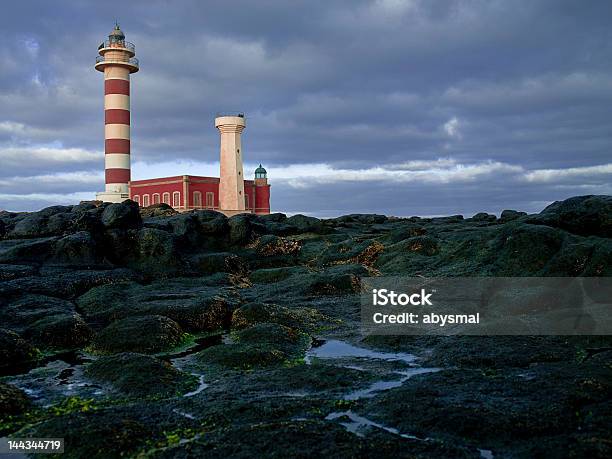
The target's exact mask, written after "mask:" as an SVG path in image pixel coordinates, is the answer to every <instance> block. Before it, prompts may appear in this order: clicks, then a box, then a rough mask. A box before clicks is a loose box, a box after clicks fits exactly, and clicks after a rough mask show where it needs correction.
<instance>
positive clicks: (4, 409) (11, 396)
mask: <svg viewBox="0 0 612 459" xmlns="http://www.w3.org/2000/svg"><path fill="white" fill-rule="evenodd" d="M31 405H32V402H31V401H30V399H29V398H28V396H27V395H26V394H25V392H23V391H22V390H21V389H19V388H18V387H15V386H12V385H11V384H6V383H3V382H0V423H1V422H2V421H4V420H5V419H6V418H7V417H9V416H16V415H19V414H22V413H23V412H24V411H26V410H27V409H28V408H30V407H31Z"/></svg>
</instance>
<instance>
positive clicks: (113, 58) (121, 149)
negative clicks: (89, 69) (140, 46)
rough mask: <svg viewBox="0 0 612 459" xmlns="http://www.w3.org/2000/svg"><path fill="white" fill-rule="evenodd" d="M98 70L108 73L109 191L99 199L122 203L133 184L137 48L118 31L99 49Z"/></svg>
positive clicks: (106, 137) (106, 136)
mask: <svg viewBox="0 0 612 459" xmlns="http://www.w3.org/2000/svg"><path fill="white" fill-rule="evenodd" d="M98 53H99V54H100V55H99V56H97V57H96V65H95V68H96V70H98V71H100V72H104V172H105V183H106V185H105V190H104V191H103V192H101V193H97V195H96V196H97V199H98V200H100V201H105V202H122V201H125V200H126V199H128V198H129V182H130V178H131V177H130V73H135V72H138V59H136V58H135V57H134V56H135V55H136V50H135V47H134V45H133V44H132V43H130V42H127V41H125V35H124V34H123V32H122V31H121V29H120V28H119V25H115V28H114V29H113V31H112V32H111V34H110V35H109V36H108V40H105V41H104V42H103V43H102V44H101V45H100V46H99V47H98Z"/></svg>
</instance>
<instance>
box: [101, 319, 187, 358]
mask: <svg viewBox="0 0 612 459" xmlns="http://www.w3.org/2000/svg"><path fill="white" fill-rule="evenodd" d="M183 339H184V334H183V330H182V329H181V327H180V326H179V324H177V323H176V322H175V321H174V320H172V319H169V318H168V317H165V316H159V315H151V316H140V317H128V318H126V319H121V320H117V321H116V322H113V323H112V324H110V325H109V326H108V327H106V328H105V329H104V330H102V331H101V332H100V333H99V334H98V335H97V336H96V337H95V339H94V341H93V345H92V347H93V350H95V351H97V352H101V353H117V352H128V351H132V352H143V353H147V354H154V353H157V352H162V351H166V350H169V349H172V348H173V347H176V346H178V345H179V344H180V343H181V342H182V341H183Z"/></svg>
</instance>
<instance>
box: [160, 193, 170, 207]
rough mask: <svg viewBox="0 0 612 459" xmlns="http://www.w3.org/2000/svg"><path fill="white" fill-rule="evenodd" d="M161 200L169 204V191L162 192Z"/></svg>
mask: <svg viewBox="0 0 612 459" xmlns="http://www.w3.org/2000/svg"><path fill="white" fill-rule="evenodd" d="M162 201H163V202H164V204H168V205H170V193H164V194H163V195H162Z"/></svg>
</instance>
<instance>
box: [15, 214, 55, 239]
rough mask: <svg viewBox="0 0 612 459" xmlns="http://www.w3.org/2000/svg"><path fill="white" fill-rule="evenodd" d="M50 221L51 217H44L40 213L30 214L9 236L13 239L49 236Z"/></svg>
mask: <svg viewBox="0 0 612 459" xmlns="http://www.w3.org/2000/svg"><path fill="white" fill-rule="evenodd" d="M48 220H49V217H46V216H43V215H41V214H40V213H34V214H30V215H28V216H26V217H25V218H23V219H22V220H21V221H19V222H17V224H16V225H15V227H14V228H13V230H12V231H11V232H10V234H9V236H10V237H13V238H28V237H40V236H47V235H48V232H47V221H48Z"/></svg>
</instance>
